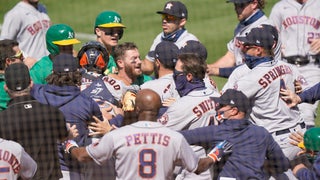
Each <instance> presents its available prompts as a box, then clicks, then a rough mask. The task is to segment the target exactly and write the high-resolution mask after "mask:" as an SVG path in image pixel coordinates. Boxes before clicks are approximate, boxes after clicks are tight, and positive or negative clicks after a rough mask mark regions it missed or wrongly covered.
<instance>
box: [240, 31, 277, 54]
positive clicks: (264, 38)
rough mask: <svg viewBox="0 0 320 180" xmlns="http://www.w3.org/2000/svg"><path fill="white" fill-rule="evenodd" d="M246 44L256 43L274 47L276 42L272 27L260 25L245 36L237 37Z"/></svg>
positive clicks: (268, 47) (267, 47)
mask: <svg viewBox="0 0 320 180" xmlns="http://www.w3.org/2000/svg"><path fill="white" fill-rule="evenodd" d="M237 39H238V40H239V41H240V42H242V43H243V44H244V45H256V46H259V47H263V48H266V49H272V47H273V44H274V36H273V34H272V32H271V31H270V28H265V27H263V26H259V27H256V28H252V29H251V31H250V32H249V33H248V34H247V35H246V36H245V37H237Z"/></svg>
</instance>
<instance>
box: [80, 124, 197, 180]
mask: <svg viewBox="0 0 320 180" xmlns="http://www.w3.org/2000/svg"><path fill="white" fill-rule="evenodd" d="M86 150H87V152H88V153H89V155H90V156H91V157H92V159H93V160H94V161H95V162H96V163H98V164H102V163H104V162H105V161H106V160H107V159H109V158H111V157H115V158H116V172H117V179H118V180H124V179H168V180H170V179H172V175H173V169H174V166H175V163H176V162H181V163H182V165H183V166H185V167H186V169H188V170H189V171H191V172H193V171H195V170H196V169H197V166H198V161H199V158H198V157H197V156H196V155H195V154H194V152H193V151H192V149H191V148H190V147H189V144H188V143H187V141H186V140H185V139H184V137H183V136H182V135H181V134H180V133H178V132H175V131H173V130H170V129H169V128H167V127H165V126H163V125H161V124H159V123H157V122H150V121H139V122H136V123H133V124H131V125H127V126H124V127H121V128H119V129H116V130H113V131H111V132H110V133H108V134H106V135H105V136H103V138H102V139H101V141H100V142H99V143H98V144H93V145H89V146H87V147H86Z"/></svg>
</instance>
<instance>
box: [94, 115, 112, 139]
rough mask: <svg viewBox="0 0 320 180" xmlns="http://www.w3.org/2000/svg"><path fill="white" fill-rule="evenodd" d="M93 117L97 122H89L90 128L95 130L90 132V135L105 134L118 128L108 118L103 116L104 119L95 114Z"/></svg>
mask: <svg viewBox="0 0 320 180" xmlns="http://www.w3.org/2000/svg"><path fill="white" fill-rule="evenodd" d="M92 118H93V119H94V120H95V122H91V123H89V126H88V128H89V129H90V130H92V131H93V132H90V133H89V136H95V135H104V134H107V133H108V132H110V131H111V130H113V129H116V128H117V127H116V126H114V125H112V126H111V125H110V123H109V120H108V119H107V118H103V121H101V120H100V119H98V118H97V117H95V116H93V117H92Z"/></svg>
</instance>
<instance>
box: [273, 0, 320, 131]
mask: <svg viewBox="0 0 320 180" xmlns="http://www.w3.org/2000/svg"><path fill="white" fill-rule="evenodd" d="M319 8H320V3H319V1H318V0H285V1H279V2H278V3H276V4H275V5H274V6H273V8H272V10H271V13H270V20H271V21H272V23H273V24H274V25H275V26H276V27H277V29H278V30H279V32H280V38H281V41H282V44H283V45H282V48H281V49H282V54H283V58H284V60H285V61H286V62H288V63H290V64H293V65H295V66H297V68H298V70H299V71H300V73H301V74H303V75H304V77H305V78H306V80H307V82H308V83H309V85H310V86H313V85H315V84H316V83H318V82H319V79H320V69H319V67H320V64H319V63H320V62H319V61H320V28H319V24H320V20H319V17H320V11H319ZM298 107H299V109H300V110H301V115H302V117H303V118H304V120H305V122H306V124H307V126H308V127H313V126H314V125H315V122H314V121H315V116H316V109H317V107H318V101H317V102H316V103H314V104H308V103H302V104H299V105H298Z"/></svg>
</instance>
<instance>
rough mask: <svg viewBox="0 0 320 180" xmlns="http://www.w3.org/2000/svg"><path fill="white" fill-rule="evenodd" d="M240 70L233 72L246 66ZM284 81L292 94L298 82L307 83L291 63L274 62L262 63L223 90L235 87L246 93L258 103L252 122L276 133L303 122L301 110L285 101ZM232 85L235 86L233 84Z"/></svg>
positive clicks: (254, 106)
mask: <svg viewBox="0 0 320 180" xmlns="http://www.w3.org/2000/svg"><path fill="white" fill-rule="evenodd" d="M239 68H240V69H238V68H237V69H235V71H234V72H233V73H237V71H238V72H239V71H240V70H241V69H243V68H244V67H241V66H240V67H239ZM244 69H245V68H244ZM239 74H241V72H240V73H239ZM281 80H283V82H284V85H285V86H286V87H287V88H289V89H290V90H292V91H294V80H299V81H300V82H306V81H305V78H304V77H303V76H302V75H301V74H300V73H299V71H298V70H297V68H295V67H294V66H292V65H291V64H288V63H285V62H283V61H270V62H265V63H261V64H259V65H258V66H256V67H254V68H253V69H251V70H250V71H248V70H246V74H243V76H242V77H241V78H239V79H238V80H230V81H228V82H227V83H226V85H225V87H224V88H223V90H226V89H227V88H226V87H228V88H231V87H233V88H234V89H237V90H240V91H242V92H243V93H244V94H245V95H246V96H247V97H248V98H249V99H250V100H251V101H252V102H253V103H254V104H253V108H252V112H251V114H250V119H251V120H252V121H253V123H255V124H257V125H259V126H263V127H264V128H266V129H267V130H268V131H269V132H270V133H272V132H275V131H279V130H283V129H287V128H291V127H294V126H296V125H297V124H299V123H302V122H303V119H302V118H301V117H300V113H299V110H298V109H294V108H291V109H290V108H289V107H288V106H287V104H286V103H285V102H284V101H283V100H282V99H281V97H280V88H281V82H280V81H281ZM231 82H233V84H230V83H231ZM305 84H306V83H304V84H303V88H305V86H304V85H305Z"/></svg>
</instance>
